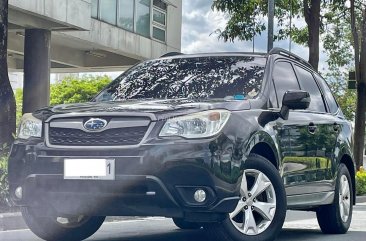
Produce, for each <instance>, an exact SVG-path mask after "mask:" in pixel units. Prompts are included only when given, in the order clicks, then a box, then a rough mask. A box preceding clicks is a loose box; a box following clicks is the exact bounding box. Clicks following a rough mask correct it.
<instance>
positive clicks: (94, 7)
mask: <svg viewBox="0 0 366 241" xmlns="http://www.w3.org/2000/svg"><path fill="white" fill-rule="evenodd" d="M91 11H92V17H93V18H98V0H92V1H91Z"/></svg>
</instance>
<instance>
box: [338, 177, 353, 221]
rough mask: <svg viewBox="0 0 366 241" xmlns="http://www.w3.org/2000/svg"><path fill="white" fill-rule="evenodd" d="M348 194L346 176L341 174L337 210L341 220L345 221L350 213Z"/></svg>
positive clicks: (348, 188) (349, 193)
mask: <svg viewBox="0 0 366 241" xmlns="http://www.w3.org/2000/svg"><path fill="white" fill-rule="evenodd" d="M350 195H351V192H350V187H349V182H348V178H347V176H346V175H342V176H341V178H340V183H339V212H340V215H341V218H342V221H343V222H347V221H348V218H349V215H350V209H351V199H350Z"/></svg>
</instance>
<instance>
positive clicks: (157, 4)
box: [154, 0, 168, 11]
mask: <svg viewBox="0 0 366 241" xmlns="http://www.w3.org/2000/svg"><path fill="white" fill-rule="evenodd" d="M154 7H158V8H160V9H162V10H165V11H166V10H167V8H168V6H167V5H166V3H164V2H163V1H161V0H154Z"/></svg>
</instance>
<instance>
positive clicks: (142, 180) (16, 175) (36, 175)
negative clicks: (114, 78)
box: [9, 138, 240, 221]
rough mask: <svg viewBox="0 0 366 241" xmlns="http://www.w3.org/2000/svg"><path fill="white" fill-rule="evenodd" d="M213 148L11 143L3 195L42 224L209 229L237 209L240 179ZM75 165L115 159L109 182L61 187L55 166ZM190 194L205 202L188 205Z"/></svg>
mask: <svg viewBox="0 0 366 241" xmlns="http://www.w3.org/2000/svg"><path fill="white" fill-rule="evenodd" d="M224 142H225V141H224ZM219 143H223V141H222V138H221V139H220V140H211V141H202V142H197V141H196V142H195V143H188V142H182V143H175V144H174V145H170V144H168V143H158V144H154V145H147V146H142V147H140V148H135V149H124V150H113V151H112V150H110V151H93V150H89V151H85V150H55V149H51V148H48V147H46V146H45V145H44V144H43V142H37V141H34V140H33V141H28V142H27V143H24V142H19V141H18V142H16V143H15V144H14V145H13V148H12V152H11V155H10V158H9V182H10V193H11V197H12V200H13V201H14V203H15V204H16V205H19V206H30V207H33V208H40V209H41V210H43V211H42V213H44V214H45V215H46V216H49V215H75V214H83V215H95V216H96V215H103V216H166V217H181V218H185V219H187V220H189V219H192V220H195V221H197V220H200V221H217V220H219V219H222V218H223V217H224V215H225V214H226V213H229V212H231V211H233V210H234V208H235V206H236V205H237V202H238V199H239V189H238V187H239V185H238V183H239V181H238V180H239V178H240V171H239V168H237V166H240V165H238V164H236V165H233V162H232V159H231V158H230V153H227V152H226V151H225V150H223V149H222V148H221V147H219V146H218V144H219ZM219 149H220V151H217V150H219ZM75 157H77V158H95V157H103V158H113V159H115V162H116V167H115V168H116V178H115V180H113V181H110V180H65V179H64V178H63V161H64V159H65V158H75ZM17 187H22V189H23V197H22V199H18V198H16V197H15V195H14V193H15V189H16V188H17ZM197 189H203V190H205V191H206V193H207V198H206V201H205V202H203V203H197V202H196V201H195V200H194V199H193V194H194V192H195V191H196V190H197Z"/></svg>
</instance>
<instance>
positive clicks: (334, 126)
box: [333, 123, 341, 132]
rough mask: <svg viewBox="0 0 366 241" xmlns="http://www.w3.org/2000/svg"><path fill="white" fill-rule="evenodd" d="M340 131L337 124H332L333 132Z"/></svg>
mask: <svg viewBox="0 0 366 241" xmlns="http://www.w3.org/2000/svg"><path fill="white" fill-rule="evenodd" d="M340 129H341V126H340V125H339V124H337V123H334V124H333V130H334V131H335V132H338V131H339V130H340Z"/></svg>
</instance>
